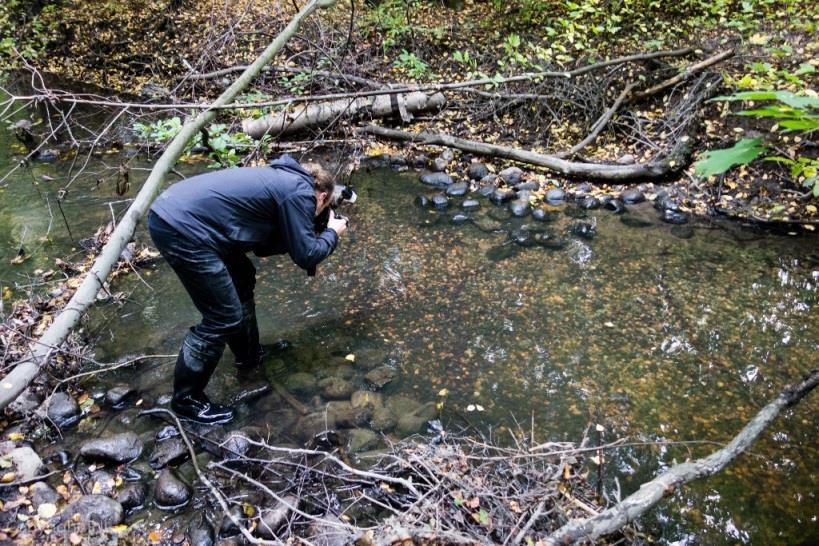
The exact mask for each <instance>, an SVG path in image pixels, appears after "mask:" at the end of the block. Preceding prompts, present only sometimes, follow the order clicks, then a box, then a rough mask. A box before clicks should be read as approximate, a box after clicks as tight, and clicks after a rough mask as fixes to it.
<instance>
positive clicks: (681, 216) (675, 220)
mask: <svg viewBox="0 0 819 546" xmlns="http://www.w3.org/2000/svg"><path fill="white" fill-rule="evenodd" d="M662 220H663V222H666V223H668V224H677V225H679V224H687V223H688V213H686V212H681V211H677V210H671V209H665V210H664V211H663V216H662Z"/></svg>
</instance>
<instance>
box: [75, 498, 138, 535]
mask: <svg viewBox="0 0 819 546" xmlns="http://www.w3.org/2000/svg"><path fill="white" fill-rule="evenodd" d="M123 513H124V512H123V509H122V505H121V504H120V503H118V502H117V501H115V500H114V499H111V498H108V497H106V496H105V495H85V496H82V497H80V498H79V499H77V500H76V501H74V502H73V503H71V504H69V505H68V506H67V507H66V509H65V510H63V513H62V515H61V518H62V521H63V523H67V522H70V521H71V520H72V518H73V517H74V514H79V515H80V521H81V522H82V523H83V524H85V525H86V526H88V525H90V524H96V525H98V526H100V527H103V528H107V527H113V526H114V525H118V524H120V523H121V522H122V517H123Z"/></svg>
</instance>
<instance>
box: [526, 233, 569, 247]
mask: <svg viewBox="0 0 819 546" xmlns="http://www.w3.org/2000/svg"><path fill="white" fill-rule="evenodd" d="M534 239H535V244H536V245H538V246H541V247H543V248H547V249H549V250H560V249H562V248H565V247H566V245H567V244H568V241H567V240H566V239H565V238H563V237H561V236H559V235H557V234H555V233H552V232H550V231H543V232H538V233H535V234H534Z"/></svg>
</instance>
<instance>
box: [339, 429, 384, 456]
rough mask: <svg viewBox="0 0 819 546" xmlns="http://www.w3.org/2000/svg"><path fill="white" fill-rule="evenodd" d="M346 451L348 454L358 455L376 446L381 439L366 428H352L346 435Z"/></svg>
mask: <svg viewBox="0 0 819 546" xmlns="http://www.w3.org/2000/svg"><path fill="white" fill-rule="evenodd" d="M347 437H348V440H347V451H348V453H358V452H359V451H366V450H368V449H372V448H374V447H376V446H377V445H378V443H379V442H380V441H381V438H380V437H379V436H378V434H376V433H375V432H373V431H372V430H370V429H368V428H354V429H352V430H350V431H349V432H348V433H347Z"/></svg>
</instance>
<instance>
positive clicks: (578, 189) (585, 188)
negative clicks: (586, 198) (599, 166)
mask: <svg viewBox="0 0 819 546" xmlns="http://www.w3.org/2000/svg"><path fill="white" fill-rule="evenodd" d="M593 189H594V186H592V185H591V184H590V183H588V182H582V183H580V184H578V185H577V186H575V188H574V191H575V193H579V194H584V193H589V192H591V191H592V190H593Z"/></svg>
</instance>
